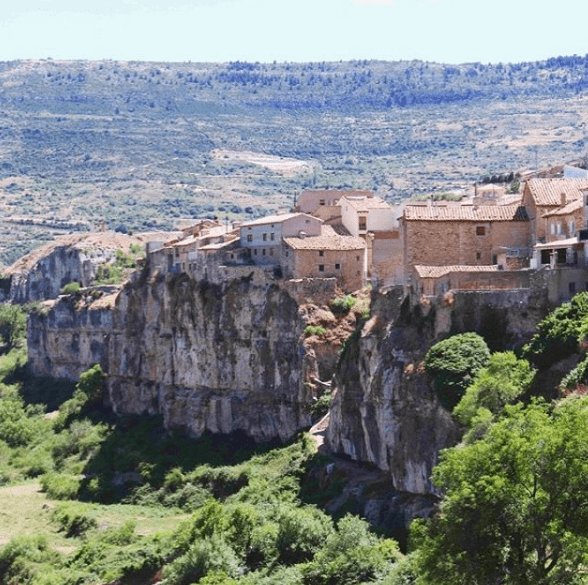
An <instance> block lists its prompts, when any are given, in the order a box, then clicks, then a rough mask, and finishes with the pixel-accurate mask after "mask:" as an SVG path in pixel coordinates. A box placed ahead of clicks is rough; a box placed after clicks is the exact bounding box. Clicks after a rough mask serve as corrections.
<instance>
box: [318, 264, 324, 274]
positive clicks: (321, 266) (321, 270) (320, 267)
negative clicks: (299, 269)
mask: <svg viewBox="0 0 588 585" xmlns="http://www.w3.org/2000/svg"><path fill="white" fill-rule="evenodd" d="M324 271H325V265H324V264H319V272H324Z"/></svg>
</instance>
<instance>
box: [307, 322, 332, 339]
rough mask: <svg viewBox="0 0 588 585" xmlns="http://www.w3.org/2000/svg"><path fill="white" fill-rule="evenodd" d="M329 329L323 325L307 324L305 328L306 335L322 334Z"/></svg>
mask: <svg viewBox="0 0 588 585" xmlns="http://www.w3.org/2000/svg"><path fill="white" fill-rule="evenodd" d="M326 332H327V330H326V329H325V328H324V327H322V326H321V325H307V326H306V327H305V329H304V335H305V336H306V337H310V336H311V335H316V336H321V335H324V334H325V333H326Z"/></svg>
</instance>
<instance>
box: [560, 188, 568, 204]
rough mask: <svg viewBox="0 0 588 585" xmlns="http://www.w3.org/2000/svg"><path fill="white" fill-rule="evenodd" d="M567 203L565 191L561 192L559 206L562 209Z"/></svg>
mask: <svg viewBox="0 0 588 585" xmlns="http://www.w3.org/2000/svg"><path fill="white" fill-rule="evenodd" d="M566 203H567V201H566V194H565V191H564V192H562V194H561V206H562V207H564V206H565V205H566Z"/></svg>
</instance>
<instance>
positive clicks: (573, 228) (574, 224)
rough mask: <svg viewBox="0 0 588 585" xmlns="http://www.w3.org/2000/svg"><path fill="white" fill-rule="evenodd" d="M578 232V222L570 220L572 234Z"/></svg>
mask: <svg viewBox="0 0 588 585" xmlns="http://www.w3.org/2000/svg"><path fill="white" fill-rule="evenodd" d="M575 233H576V222H575V221H574V220H573V219H572V221H571V222H570V235H571V236H573V235H574V234H575Z"/></svg>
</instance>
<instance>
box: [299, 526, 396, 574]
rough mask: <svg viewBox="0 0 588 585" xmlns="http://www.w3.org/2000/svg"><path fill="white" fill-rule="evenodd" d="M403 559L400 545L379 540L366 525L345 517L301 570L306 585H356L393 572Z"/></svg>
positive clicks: (388, 540) (391, 541) (386, 540)
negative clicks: (394, 565)
mask: <svg viewBox="0 0 588 585" xmlns="http://www.w3.org/2000/svg"><path fill="white" fill-rule="evenodd" d="M399 559H400V553H399V551H398V545H397V544H396V542H394V541H393V540H390V539H381V540H380V539H379V538H378V537H377V536H375V535H374V534H371V533H370V531H369V526H368V524H367V522H365V521H364V520H361V519H360V518H357V517H355V516H345V517H343V518H342V519H341V520H340V521H339V523H338V525H337V530H336V531H335V532H333V533H332V534H330V535H329V536H328V538H327V539H326V541H325V542H324V545H323V546H321V548H320V550H318V551H317V554H316V556H315V557H314V559H313V560H312V562H311V563H309V564H308V565H306V566H305V567H303V568H302V574H303V583H304V585H356V584H357V583H364V582H368V581H374V580H375V579H377V578H378V577H382V576H384V575H386V574H387V573H389V572H390V570H391V569H392V566H393V563H394V562H396V561H397V560H399Z"/></svg>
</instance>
